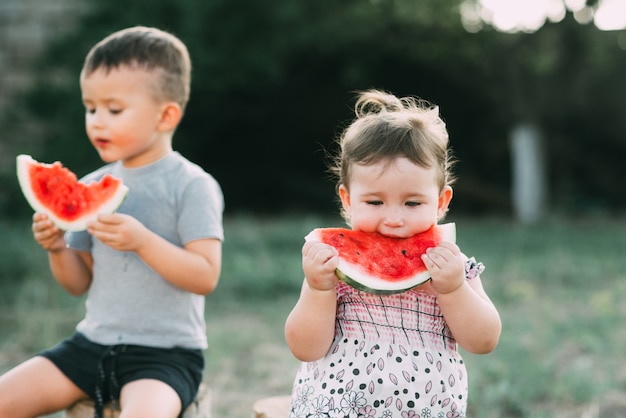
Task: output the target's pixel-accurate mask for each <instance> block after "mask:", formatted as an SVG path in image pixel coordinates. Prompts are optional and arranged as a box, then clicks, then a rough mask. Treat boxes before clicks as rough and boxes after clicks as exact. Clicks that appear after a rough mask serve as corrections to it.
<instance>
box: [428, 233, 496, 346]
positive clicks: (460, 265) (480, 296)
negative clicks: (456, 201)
mask: <svg viewBox="0 0 626 418" xmlns="http://www.w3.org/2000/svg"><path fill="white" fill-rule="evenodd" d="M422 259H423V261H424V264H425V265H426V267H427V268H428V271H429V272H430V274H431V279H432V280H431V285H432V286H433V288H434V289H435V291H436V292H437V301H438V303H439V307H440V308H441V313H442V314H443V317H444V318H445V320H446V323H447V324H448V326H449V327H450V331H451V332H452V335H454V338H455V339H456V341H457V343H458V344H459V345H460V346H461V347H462V348H463V349H464V350H467V351H469V352H470V353H475V354H484V353H489V352H491V351H493V349H495V348H496V345H497V344H498V340H499V339H500V331H501V329H502V324H501V322H500V315H499V314H498V311H497V310H496V308H495V306H494V305H493V303H492V302H491V300H490V299H489V297H488V296H487V293H485V290H484V289H483V285H482V283H481V281H480V277H479V276H476V277H474V278H473V279H471V280H469V281H468V280H465V262H466V260H467V256H465V254H463V253H461V250H460V249H459V247H458V246H457V245H456V244H454V243H451V242H441V243H440V244H439V246H437V247H435V248H430V249H428V250H427V251H426V254H425V255H424V256H423V257H422Z"/></svg>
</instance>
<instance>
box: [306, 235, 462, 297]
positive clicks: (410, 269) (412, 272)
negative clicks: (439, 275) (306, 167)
mask: <svg viewBox="0 0 626 418" xmlns="http://www.w3.org/2000/svg"><path fill="white" fill-rule="evenodd" d="M455 239H456V226H455V224H454V223H447V224H442V225H435V226H433V227H432V228H430V229H429V230H428V231H425V232H422V233H420V234H416V235H414V236H412V237H410V238H392V237H387V236H384V235H381V234H378V233H367V232H362V231H354V230H350V229H345V228H317V229H314V230H313V231H312V232H311V233H310V234H309V235H307V236H306V237H305V240H307V241H310V240H317V241H321V242H324V243H326V244H329V245H331V246H333V247H335V248H336V249H337V251H338V252H339V267H338V268H337V275H338V277H339V278H340V279H341V280H342V281H344V282H346V283H347V284H349V285H351V286H353V287H355V288H357V289H359V290H363V291H365V292H368V293H374V294H392V293H400V292H404V291H406V290H408V289H410V288H412V287H415V286H417V285H419V284H422V283H424V282H425V281H427V280H428V279H429V278H430V273H428V270H427V269H426V267H425V266H424V262H423V261H422V258H421V256H422V254H424V253H425V252H426V250H427V249H428V248H431V247H436V246H437V245H438V244H439V243H440V242H441V241H442V240H447V241H452V242H454V241H455Z"/></svg>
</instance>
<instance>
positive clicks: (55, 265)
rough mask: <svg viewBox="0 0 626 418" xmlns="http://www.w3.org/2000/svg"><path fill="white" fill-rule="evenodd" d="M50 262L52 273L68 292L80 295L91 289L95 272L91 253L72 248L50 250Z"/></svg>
mask: <svg viewBox="0 0 626 418" xmlns="http://www.w3.org/2000/svg"><path fill="white" fill-rule="evenodd" d="M48 262H49V263H50V270H51V271H52V275H53V276H54V278H55V279H56V281H57V282H59V284H60V285H61V286H62V287H63V288H64V289H65V290H66V291H67V292H68V293H70V294H72V295H74V296H80V295H82V294H83V293H85V292H86V291H87V289H89V286H90V285H91V279H92V272H93V260H92V258H91V254H89V253H86V252H83V251H77V250H73V249H71V248H63V249H59V250H50V251H48Z"/></svg>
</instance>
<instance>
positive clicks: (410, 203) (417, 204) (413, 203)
mask: <svg viewBox="0 0 626 418" xmlns="http://www.w3.org/2000/svg"><path fill="white" fill-rule="evenodd" d="M405 204H406V205H407V206H408V207H411V208H413V207H416V206H419V205H421V203H420V202H406V203H405Z"/></svg>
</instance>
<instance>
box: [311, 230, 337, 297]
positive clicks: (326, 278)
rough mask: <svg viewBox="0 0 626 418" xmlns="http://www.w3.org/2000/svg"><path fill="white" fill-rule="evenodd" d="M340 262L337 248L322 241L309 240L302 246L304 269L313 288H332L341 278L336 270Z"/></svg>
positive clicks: (322, 289)
mask: <svg viewBox="0 0 626 418" xmlns="http://www.w3.org/2000/svg"><path fill="white" fill-rule="evenodd" d="M338 264H339V254H338V253H337V250H336V249H335V248H334V247H332V246H330V245H328V244H324V243H323V242H320V241H308V242H305V243H304V245H303V246H302V270H303V271H304V276H305V277H306V280H307V282H308V285H309V287H310V288H311V289H314V290H321V291H324V290H331V289H334V288H335V286H337V282H338V281H339V279H338V278H337V274H335V270H336V269H337V265H338Z"/></svg>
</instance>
